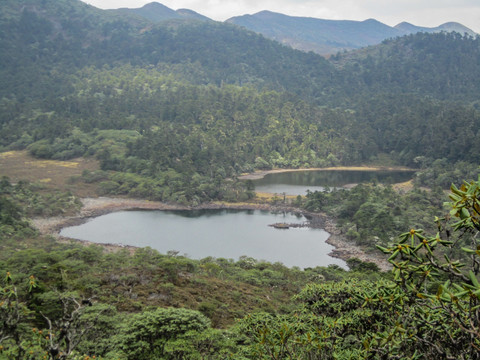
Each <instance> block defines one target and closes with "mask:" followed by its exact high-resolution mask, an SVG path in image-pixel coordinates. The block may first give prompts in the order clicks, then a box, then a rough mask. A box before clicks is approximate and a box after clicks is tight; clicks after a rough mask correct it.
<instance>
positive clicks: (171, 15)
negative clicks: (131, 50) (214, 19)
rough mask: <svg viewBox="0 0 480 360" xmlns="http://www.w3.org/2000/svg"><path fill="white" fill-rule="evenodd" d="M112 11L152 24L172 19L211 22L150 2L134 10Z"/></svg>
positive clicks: (194, 13)
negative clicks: (140, 18) (142, 19)
mask: <svg viewBox="0 0 480 360" xmlns="http://www.w3.org/2000/svg"><path fill="white" fill-rule="evenodd" d="M114 11H117V12H121V13H125V14H135V15H139V16H141V17H143V18H145V19H148V20H150V21H153V22H161V21H165V20H172V19H194V20H202V21H211V19H210V18H208V17H206V16H203V15H200V14H199V13H196V12H195V11H193V10H189V9H178V10H176V11H175V10H172V9H170V8H169V7H167V6H165V5H162V4H160V3H158V2H151V3H149V4H146V5H144V6H143V7H141V8H135V9H130V8H121V9H118V10H114Z"/></svg>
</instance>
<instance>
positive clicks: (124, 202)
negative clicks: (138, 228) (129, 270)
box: [32, 197, 391, 271]
mask: <svg viewBox="0 0 480 360" xmlns="http://www.w3.org/2000/svg"><path fill="white" fill-rule="evenodd" d="M81 201H82V204H83V206H82V209H81V210H80V212H79V213H78V214H77V215H74V216H56V217H50V218H34V219H32V225H33V226H34V227H35V228H36V229H37V230H38V231H39V232H40V233H41V234H42V235H51V236H53V237H55V238H56V239H57V240H58V241H60V242H67V243H68V242H72V241H74V242H81V243H83V244H85V245H90V244H97V243H93V242H89V241H85V240H78V239H71V238H66V237H63V236H61V235H60V231H61V230H62V229H63V228H64V227H68V226H75V225H80V224H83V223H85V222H87V221H88V220H89V219H91V218H94V217H98V216H101V215H105V214H109V213H112V212H116V211H123V210H206V209H237V210H266V211H288V212H292V213H300V214H303V215H304V216H306V217H307V218H308V219H309V226H310V227H313V228H321V229H324V230H325V231H327V232H328V233H329V234H330V236H329V238H328V239H327V240H326V242H327V243H328V244H330V245H332V246H333V247H334V248H335V249H334V250H332V252H331V253H329V254H328V255H329V256H331V257H335V258H338V259H342V260H344V261H346V260H348V259H350V258H353V257H355V258H358V259H360V260H362V261H369V262H373V263H375V264H376V265H377V266H378V267H379V268H380V269H381V270H383V271H387V270H389V269H391V266H390V264H389V263H388V262H387V261H386V259H385V258H384V257H383V256H381V255H382V254H380V253H378V254H375V253H367V252H366V251H364V250H362V249H361V248H360V247H358V246H356V245H354V244H352V243H351V242H349V241H347V240H346V239H345V238H344V236H343V235H342V234H341V233H340V230H339V229H338V228H337V227H336V224H335V221H334V220H333V219H332V218H330V217H328V216H327V215H326V214H321V213H310V212H306V211H304V210H302V209H298V208H294V207H291V206H286V205H270V204H250V203H241V204H236V203H223V202H213V203H207V204H203V205H200V206H196V207H190V206H182V205H178V204H173V205H172V204H166V203H163V202H159V201H149V200H142V199H129V198H117V197H115V198H110V197H98V198H83V199H81ZM97 245H100V246H103V247H104V248H105V250H106V251H109V252H114V251H118V250H120V249H128V250H130V251H131V252H133V251H135V249H136V248H137V247H135V246H131V245H121V244H113V243H112V244H97Z"/></svg>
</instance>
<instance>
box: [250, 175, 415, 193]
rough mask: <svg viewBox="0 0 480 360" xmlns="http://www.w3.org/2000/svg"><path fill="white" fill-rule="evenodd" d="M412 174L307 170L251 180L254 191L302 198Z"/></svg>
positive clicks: (391, 181)
mask: <svg viewBox="0 0 480 360" xmlns="http://www.w3.org/2000/svg"><path fill="white" fill-rule="evenodd" d="M413 174H414V173H413V171H404V170H402V171H400V170H399V171H390V170H385V171H383V170H382V171H378V170H376V171H363V170H361V171H360V170H359V171H357V170H309V171H292V172H282V173H273V174H267V175H265V177H263V178H262V179H256V180H252V181H253V184H254V185H255V191H258V192H266V193H272V194H283V193H284V192H285V193H286V194H287V195H305V194H306V193H307V190H310V191H312V192H313V191H323V190H324V189H325V188H326V187H329V188H339V187H343V186H345V185H351V184H360V183H367V182H372V181H377V182H379V183H384V184H394V183H400V182H405V181H408V180H410V179H411V178H412V177H413Z"/></svg>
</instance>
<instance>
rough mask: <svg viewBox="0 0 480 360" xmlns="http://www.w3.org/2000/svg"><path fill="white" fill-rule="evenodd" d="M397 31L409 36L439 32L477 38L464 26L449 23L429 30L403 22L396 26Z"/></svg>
mask: <svg viewBox="0 0 480 360" xmlns="http://www.w3.org/2000/svg"><path fill="white" fill-rule="evenodd" d="M395 29H397V30H400V31H401V32H402V33H403V35H409V34H414V33H417V32H426V33H437V32H442V31H446V32H457V33H459V34H462V35H463V34H468V35H471V36H475V35H476V33H475V32H474V31H472V30H471V29H469V28H468V27H466V26H463V25H462V24H459V23H457V22H447V23H445V24H442V25H440V26H437V27H433V28H428V27H422V26H416V25H413V24H410V23H408V22H402V23H400V24H398V25H396V26H395Z"/></svg>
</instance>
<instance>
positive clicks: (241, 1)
mask: <svg viewBox="0 0 480 360" xmlns="http://www.w3.org/2000/svg"><path fill="white" fill-rule="evenodd" d="M82 1H84V2H86V3H88V4H90V5H93V6H96V7H98V8H101V9H116V8H120V7H128V8H138V7H142V6H143V5H145V4H147V3H150V2H152V1H156V2H159V3H161V4H163V5H165V6H168V7H169V8H171V9H173V10H177V9H181V8H186V9H191V10H194V11H196V12H198V13H200V14H202V15H205V16H208V17H209V18H211V19H213V20H217V21H224V20H226V19H228V18H230V17H233V16H240V15H245V14H254V13H256V12H259V11H262V10H270V11H274V12H279V13H282V14H286V15H291V16H309V17H315V18H320V19H334V20H365V19H369V18H373V19H377V20H378V21H381V22H383V23H385V24H388V25H390V26H395V25H397V24H398V23H400V22H402V21H407V22H410V23H412V24H414V25H418V26H427V27H435V26H438V25H440V24H443V23H445V22H448V21H456V22H459V23H461V24H463V25H465V26H467V27H469V28H470V29H472V30H473V31H475V32H477V33H480V0H82Z"/></svg>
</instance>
